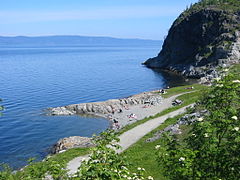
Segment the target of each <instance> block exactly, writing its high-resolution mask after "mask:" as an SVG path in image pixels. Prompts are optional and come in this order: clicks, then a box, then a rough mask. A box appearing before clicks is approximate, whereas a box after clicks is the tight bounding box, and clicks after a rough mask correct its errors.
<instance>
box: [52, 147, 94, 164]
mask: <svg viewBox="0 0 240 180" xmlns="http://www.w3.org/2000/svg"><path fill="white" fill-rule="evenodd" d="M89 152H90V148H73V149H69V150H67V151H65V152H63V153H60V154H55V155H53V156H51V157H50V159H52V160H54V161H57V162H65V164H66V163H67V162H69V161H70V160H72V159H73V158H75V157H77V156H82V155H86V154H88V153H89Z"/></svg>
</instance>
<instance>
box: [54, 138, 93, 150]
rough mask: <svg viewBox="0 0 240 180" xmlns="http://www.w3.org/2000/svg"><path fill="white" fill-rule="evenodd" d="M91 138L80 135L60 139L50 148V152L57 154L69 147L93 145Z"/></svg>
mask: <svg viewBox="0 0 240 180" xmlns="http://www.w3.org/2000/svg"><path fill="white" fill-rule="evenodd" d="M93 146H94V144H93V143H92V139H91V138H88V137H81V136H71V137H68V138H63V139H60V140H59V141H58V142H57V143H56V144H54V146H53V148H52V153H53V154H57V153H60V152H63V151H66V150H68V149H71V148H79V147H82V148H83V147H93Z"/></svg>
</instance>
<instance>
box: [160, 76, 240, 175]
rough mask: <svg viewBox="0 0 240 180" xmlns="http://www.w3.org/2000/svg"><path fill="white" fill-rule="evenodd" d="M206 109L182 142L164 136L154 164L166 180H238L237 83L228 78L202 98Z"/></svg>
mask: <svg viewBox="0 0 240 180" xmlns="http://www.w3.org/2000/svg"><path fill="white" fill-rule="evenodd" d="M200 106H201V107H202V108H204V109H207V110H208V112H209V113H208V114H207V115H206V116H205V117H202V118H199V119H197V121H196V122H195V123H194V124H193V126H192V130H191V131H190V134H189V136H188V137H187V138H185V140H184V141H183V142H179V141H178V140H177V138H176V137H174V136H170V135H168V134H165V136H164V138H163V140H162V145H161V146H158V147H157V148H156V149H157V156H158V162H159V164H161V165H162V166H161V167H162V168H163V169H162V170H163V172H164V174H165V175H166V176H168V177H169V178H170V179H240V173H239V172H240V166H239V164H240V156H239V149H240V120H239V117H240V80H238V79H234V76H232V75H228V76H226V77H224V79H223V80H219V81H218V82H216V84H215V86H214V87H213V88H212V90H211V91H210V92H209V93H208V94H206V95H204V97H203V99H202V100H201V102H200Z"/></svg>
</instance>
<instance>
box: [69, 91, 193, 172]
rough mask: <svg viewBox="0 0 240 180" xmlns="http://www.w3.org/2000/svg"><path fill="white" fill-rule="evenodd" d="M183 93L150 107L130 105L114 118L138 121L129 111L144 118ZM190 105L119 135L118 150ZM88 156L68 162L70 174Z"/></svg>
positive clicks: (122, 149) (123, 120)
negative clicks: (131, 117) (133, 118)
mask: <svg viewBox="0 0 240 180" xmlns="http://www.w3.org/2000/svg"><path fill="white" fill-rule="evenodd" d="M182 94H186V93H182ZM182 94H178V95H174V96H171V97H169V98H166V99H164V100H163V102H162V103H161V105H157V106H151V107H149V108H142V105H136V106H131V107H129V110H126V111H124V112H122V113H118V114H116V115H114V118H117V120H118V121H119V124H120V125H121V126H124V125H126V124H129V123H133V122H135V121H137V119H135V120H129V118H127V115H128V114H129V113H134V114H136V115H137V117H138V119H144V118H145V117H148V116H153V115H155V114H157V113H159V112H162V111H163V110H165V109H168V108H170V107H172V101H173V100H175V99H176V98H177V97H178V96H181V95H182ZM189 106H191V105H189ZM189 106H185V107H183V108H180V109H178V110H176V111H173V112H171V113H168V114H166V115H163V116H161V117H158V118H155V119H152V120H149V121H147V122H145V123H143V124H140V125H138V126H136V127H134V128H133V129H130V130H129V131H127V132H125V133H123V134H122V135H120V136H119V138H120V142H119V145H120V146H121V147H122V148H121V149H120V150H118V151H117V152H118V153H121V152H123V151H124V150H126V149H127V148H128V147H130V146H131V145H133V144H134V143H136V142H137V141H138V140H139V139H140V138H142V137H143V136H145V135H146V134H147V133H149V132H151V131H152V130H154V129H155V128H157V127H158V126H159V125H161V124H162V123H163V122H164V121H165V120H166V119H167V118H170V117H174V116H176V115H179V114H182V113H184V112H185V110H186V108H187V107H189ZM86 158H88V155H85V156H80V157H76V158H74V159H73V160H71V161H69V162H68V164H67V169H68V170H69V174H70V175H71V174H74V173H76V172H77V170H78V167H80V165H81V161H82V160H83V159H86Z"/></svg>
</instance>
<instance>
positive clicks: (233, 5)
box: [143, 0, 240, 79]
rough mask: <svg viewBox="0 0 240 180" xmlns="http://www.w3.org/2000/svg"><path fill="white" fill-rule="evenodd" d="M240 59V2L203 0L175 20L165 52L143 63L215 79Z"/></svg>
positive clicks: (186, 74)
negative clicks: (223, 69) (221, 71)
mask: <svg viewBox="0 0 240 180" xmlns="http://www.w3.org/2000/svg"><path fill="white" fill-rule="evenodd" d="M239 59H240V1H239V0H231V1H230V0H202V1H200V2H198V3H196V4H194V5H191V7H190V8H188V9H187V10H185V11H184V12H183V13H182V14H181V15H180V16H179V17H178V18H177V19H176V20H175V22H174V23H173V25H172V27H171V28H170V30H169V33H168V36H167V37H166V39H165V41H164V44H163V47H162V50H161V52H160V53H159V54H158V56H157V57H154V58H150V59H148V60H147V61H146V62H144V63H143V64H145V65H146V66H147V67H149V68H159V69H165V70H170V71H174V72H177V73H180V74H182V75H183V76H186V77H192V78H201V77H207V76H209V77H210V79H211V78H215V77H217V76H218V70H219V69H221V68H225V67H228V66H229V65H231V64H235V63H239Z"/></svg>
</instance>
